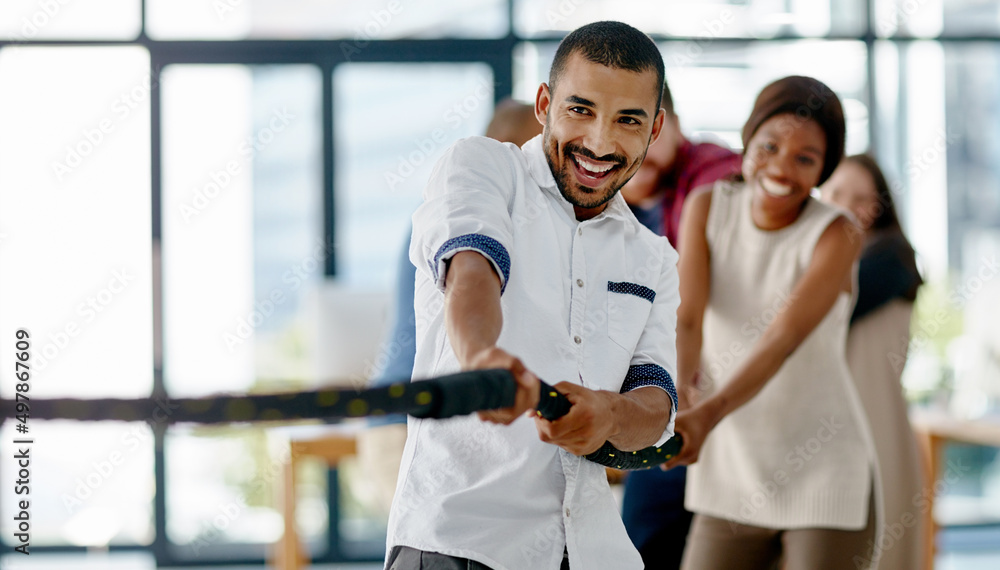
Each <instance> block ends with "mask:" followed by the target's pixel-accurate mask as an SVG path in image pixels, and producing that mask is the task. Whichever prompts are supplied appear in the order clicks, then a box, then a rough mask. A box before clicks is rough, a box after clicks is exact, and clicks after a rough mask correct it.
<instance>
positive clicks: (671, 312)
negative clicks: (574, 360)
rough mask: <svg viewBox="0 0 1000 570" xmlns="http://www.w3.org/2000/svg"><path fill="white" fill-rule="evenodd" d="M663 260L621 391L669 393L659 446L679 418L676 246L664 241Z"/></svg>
mask: <svg viewBox="0 0 1000 570" xmlns="http://www.w3.org/2000/svg"><path fill="white" fill-rule="evenodd" d="M664 242H666V240H664ZM661 259H662V260H663V265H662V267H661V270H660V279H659V282H658V286H657V288H656V296H655V297H654V299H653V308H652V310H651V312H650V314H649V320H648V321H647V322H646V327H645V328H644V329H643V331H642V335H641V336H640V337H639V343H638V344H637V345H636V348H635V351H634V352H633V353H632V361H631V363H630V366H629V370H628V374H627V375H626V376H625V381H624V382H623V383H622V388H621V392H622V393H625V392H629V391H631V390H635V389H638V388H643V387H646V386H656V387H658V388H661V389H662V390H663V391H665V392H666V393H667V394H668V395H669V396H670V400H671V402H673V407H672V409H671V411H670V420H669V421H668V422H667V427H666V429H664V431H663V435H661V436H660V439H659V440H658V441H657V442H656V445H657V446H660V445H663V444H664V443H665V442H666V441H667V440H668V439H670V438H671V437H673V435H674V420H675V418H676V417H677V388H676V386H675V385H674V378H675V377H676V376H677V345H676V342H677V307H678V306H680V294H679V292H678V287H679V285H680V279H679V278H678V275H677V254H676V252H674V250H673V248H671V247H670V246H669V245H666V244H664V251H663V254H662V257H661Z"/></svg>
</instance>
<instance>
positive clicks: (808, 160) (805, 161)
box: [799, 156, 816, 166]
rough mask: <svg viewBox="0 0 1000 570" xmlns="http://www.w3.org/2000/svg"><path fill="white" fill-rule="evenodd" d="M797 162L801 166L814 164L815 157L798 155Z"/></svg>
mask: <svg viewBox="0 0 1000 570" xmlns="http://www.w3.org/2000/svg"><path fill="white" fill-rule="evenodd" d="M799 164H801V165H803V166H812V165H814V164H816V159H814V158H813V157H811V156H800V157H799Z"/></svg>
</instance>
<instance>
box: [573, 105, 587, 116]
mask: <svg viewBox="0 0 1000 570" xmlns="http://www.w3.org/2000/svg"><path fill="white" fill-rule="evenodd" d="M569 110H570V112H571V113H576V114H578V115H587V114H589V113H590V110H589V109H587V108H586V107H570V108H569Z"/></svg>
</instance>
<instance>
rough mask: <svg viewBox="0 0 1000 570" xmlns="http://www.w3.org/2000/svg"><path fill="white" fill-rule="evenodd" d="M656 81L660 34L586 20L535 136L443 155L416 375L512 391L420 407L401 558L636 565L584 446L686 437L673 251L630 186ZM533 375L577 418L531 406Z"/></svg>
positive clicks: (400, 511) (396, 534) (547, 567)
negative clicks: (434, 416) (462, 403)
mask: <svg viewBox="0 0 1000 570" xmlns="http://www.w3.org/2000/svg"><path fill="white" fill-rule="evenodd" d="M662 84H663V61H662V59H661V57H660V54H659V51H657V49H656V46H655V44H653V42H652V41H651V40H650V39H649V38H648V37H647V36H645V35H644V34H642V33H641V32H639V31H638V30H636V29H634V28H632V27H630V26H626V25H624V24H620V23H617V22H598V23H594V24H589V25H587V26H584V27H583V28H580V29H578V30H576V31H574V32H572V33H570V34H569V35H568V36H567V37H566V38H565V39H564V40H563V42H562V43H561V44H560V46H559V49H558V50H557V52H556V57H555V60H554V62H553V65H552V70H551V71H550V75H549V82H548V84H542V85H541V86H540V87H539V89H538V94H537V96H536V101H535V115H536V117H537V118H538V120H539V121H540V122H542V123H544V125H545V126H544V129H543V134H542V136H541V137H536V138H534V139H532V140H531V141H529V142H528V143H526V144H525V145H524V147H523V148H521V149H519V148H517V147H515V146H514V145H503V144H501V143H498V142H496V141H491V140H489V139H485V138H479V137H474V138H470V139H465V140H463V141H460V142H459V143H457V144H456V145H455V146H453V147H452V148H451V149H449V151H448V152H447V153H446V155H445V157H444V158H443V159H442V160H441V161H440V162H439V163H438V165H437V166H436V167H435V170H434V173H433V174H432V176H431V180H430V181H429V183H428V187H427V190H426V192H425V195H424V199H425V201H424V204H423V205H422V206H421V207H420V208H419V209H418V210H417V212H416V213H415V214H414V216H413V222H414V229H413V244H412V247H411V250H410V259H411V261H413V263H414V265H415V266H416V267H417V270H418V273H417V282H416V293H415V308H416V320H417V339H418V340H417V356H416V360H415V364H414V377H424V376H432V375H437V374H442V373H445V372H451V371H455V370H458V369H486V368H506V369H509V370H511V371H512V372H513V373H514V375H515V377H516V378H517V382H518V390H517V397H516V400H517V401H516V404H515V405H514V406H513V407H512V408H508V409H504V410H496V411H492V412H484V413H480V414H479V416H480V417H479V418H476V417H467V418H455V419H451V420H445V421H432V420H416V419H414V418H410V419H409V426H408V438H407V442H406V449H405V451H404V455H403V463H402V467H401V468H400V478H399V483H398V486H397V490H396V496H395V499H394V501H393V507H392V513H391V515H390V519H389V532H388V547H389V554H388V557H387V560H386V567H387V568H392V569H395V570H404V569H413V568H492V569H494V570H523V569H541V570H556V569H559V568H573V570H585V569H589V568H593V569H607V568H621V569H628V568H641V567H642V560H641V558H640V557H639V554H638V552H636V550H635V548H634V547H633V546H632V545H631V543H630V541H629V540H628V536H627V535H626V533H625V529H624V525H623V524H622V522H621V518H620V517H619V516H618V515H617V506H616V503H615V500H614V498H613V496H612V495H611V492H610V489H609V487H608V484H607V479H606V475H605V471H604V468H603V467H602V466H600V465H598V464H596V463H592V462H590V461H587V460H585V459H583V458H582V457H581V456H582V455H585V454H587V453H591V452H593V451H595V450H597V449H598V448H599V447H600V446H601V445H602V444H603V443H604V441H610V442H611V443H612V444H614V445H615V446H617V447H618V448H619V449H622V450H636V449H641V448H644V447H647V446H649V445H653V444H657V443H661V442H664V441H666V440H667V439H668V438H669V437H670V436H671V435H672V433H673V427H672V425H673V417H674V414H675V410H676V391H675V390H674V386H673V382H672V380H671V377H672V376H673V375H674V373H675V366H676V354H675V348H674V342H675V323H676V309H677V306H678V304H679V298H678V294H677V285H678V278H677V270H676V267H675V264H676V253H675V252H674V251H673V249H672V248H671V247H670V245H669V243H668V242H667V240H665V239H663V238H658V237H656V236H655V235H654V234H652V232H649V231H648V230H647V229H645V228H644V227H642V226H641V224H639V223H638V221H636V219H635V217H634V216H633V215H632V214H631V212H630V211H629V210H628V208H627V206H626V204H625V202H624V200H623V199H622V198H621V197H620V196H618V191H619V189H620V188H621V186H622V185H623V184H624V183H625V182H626V181H627V180H628V179H629V178H630V177H631V176H632V175H633V174H634V173H635V172H636V170H638V168H639V165H640V164H641V162H642V160H643V157H644V155H645V153H646V149H647V147H648V144H649V142H650V141H652V140H655V138H656V136H657V135H658V134H659V131H660V128H661V127H662V124H663V111H662V110H660V109H659V99H660V93H661V85H662ZM536 374H537V376H536ZM538 378H544V379H546V380H547V381H549V382H550V383H555V386H556V388H558V389H559V390H560V391H562V392H563V393H564V394H566V395H567V397H568V398H569V399H570V401H571V402H572V404H573V406H572V408H571V410H570V412H569V413H568V414H567V415H566V416H564V417H563V418H560V419H559V420H557V421H554V422H548V421H545V420H542V419H538V418H536V419H529V418H528V417H525V416H526V412H529V411H531V410H532V409H533V407H534V406H535V405H537V402H538V390H539V384H538ZM480 418H481V419H485V420H488V421H487V422H483V421H480ZM495 424H506V425H495Z"/></svg>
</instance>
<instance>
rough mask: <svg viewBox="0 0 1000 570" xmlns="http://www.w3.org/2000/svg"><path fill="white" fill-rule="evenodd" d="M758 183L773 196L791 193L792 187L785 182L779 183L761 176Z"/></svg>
mask: <svg viewBox="0 0 1000 570" xmlns="http://www.w3.org/2000/svg"><path fill="white" fill-rule="evenodd" d="M760 185H761V186H763V187H764V191H765V192H767V193H768V194H774V195H775V196H788V195H789V194H791V193H792V187H791V186H789V185H787V184H779V183H777V182H775V181H774V180H770V179H767V178H763V179H761V181H760Z"/></svg>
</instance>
